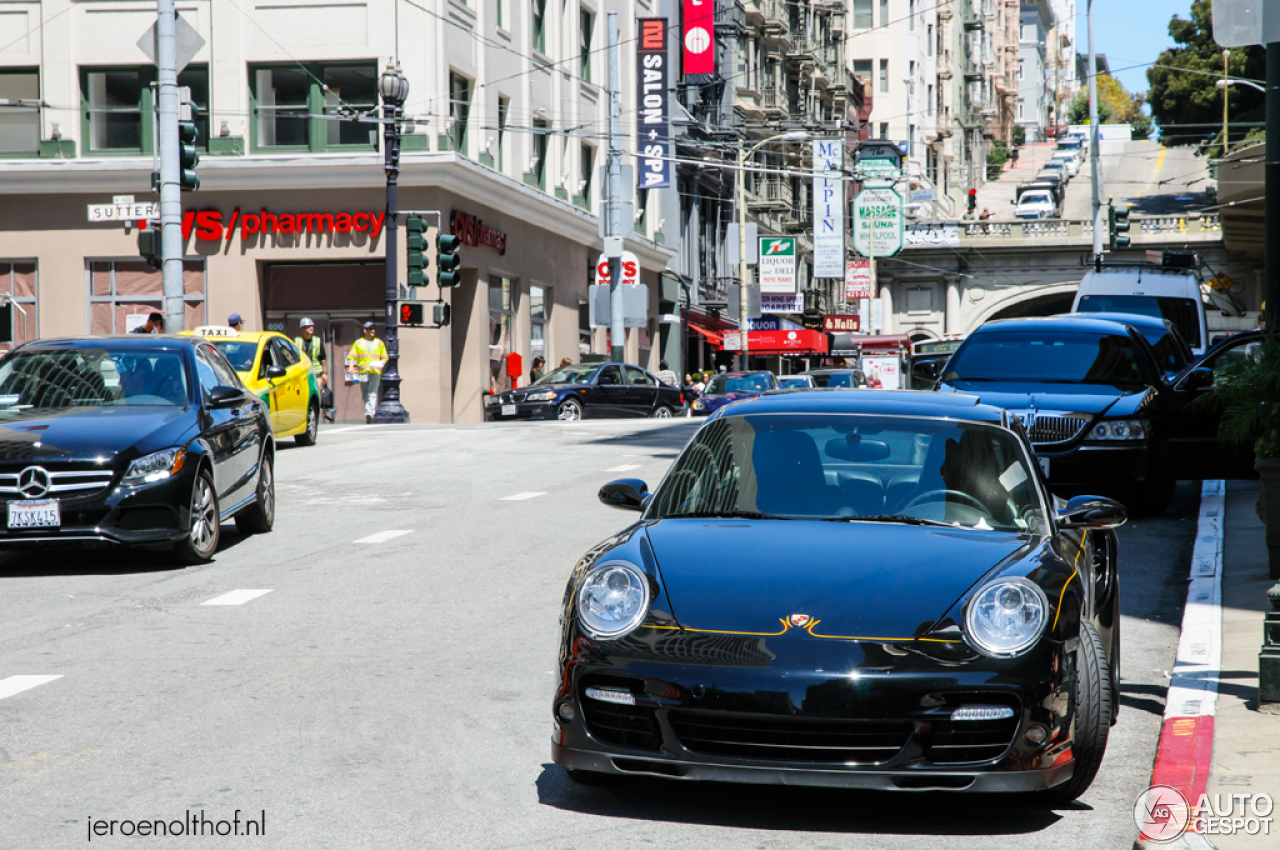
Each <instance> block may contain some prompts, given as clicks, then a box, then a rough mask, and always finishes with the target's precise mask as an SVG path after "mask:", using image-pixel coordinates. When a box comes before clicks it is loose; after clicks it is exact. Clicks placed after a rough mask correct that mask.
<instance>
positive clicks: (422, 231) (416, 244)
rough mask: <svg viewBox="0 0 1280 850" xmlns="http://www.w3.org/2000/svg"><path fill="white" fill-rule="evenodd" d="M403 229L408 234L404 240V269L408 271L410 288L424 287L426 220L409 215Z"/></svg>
mask: <svg viewBox="0 0 1280 850" xmlns="http://www.w3.org/2000/svg"><path fill="white" fill-rule="evenodd" d="M404 229H405V230H406V231H407V232H408V239H407V240H406V246H405V247H406V252H405V267H406V268H407V269H408V270H409V272H408V274H409V285H410V286H426V285H427V276H426V274H427V273H426V271H425V270H426V268H427V265H428V264H429V263H430V261H429V260H428V259H427V255H426V250H427V220H426V219H424V218H423V217H422V216H420V215H411V216H409V217H408V218H406V219H405V221H404Z"/></svg>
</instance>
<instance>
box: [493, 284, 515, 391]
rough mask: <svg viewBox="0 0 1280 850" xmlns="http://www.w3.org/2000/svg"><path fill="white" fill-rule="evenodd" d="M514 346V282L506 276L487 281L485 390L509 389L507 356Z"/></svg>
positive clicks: (509, 379) (509, 378) (513, 349)
mask: <svg viewBox="0 0 1280 850" xmlns="http://www.w3.org/2000/svg"><path fill="white" fill-rule="evenodd" d="M515 344H516V282H515V281H514V280H513V279H511V278H509V277H497V276H494V277H491V278H489V391H490V392H495V393H499V392H502V391H504V390H509V389H511V378H512V377H516V378H519V377H520V376H519V375H515V376H510V375H508V374H507V355H508V354H510V353H511V352H513V351H515Z"/></svg>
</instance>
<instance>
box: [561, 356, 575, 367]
mask: <svg viewBox="0 0 1280 850" xmlns="http://www.w3.org/2000/svg"><path fill="white" fill-rule="evenodd" d="M560 365H561V366H572V365H573V358H572V357H561V358H560Z"/></svg>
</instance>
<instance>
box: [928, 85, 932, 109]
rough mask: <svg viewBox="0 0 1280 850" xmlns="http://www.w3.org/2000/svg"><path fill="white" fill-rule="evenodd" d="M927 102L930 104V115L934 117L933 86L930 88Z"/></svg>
mask: <svg viewBox="0 0 1280 850" xmlns="http://www.w3.org/2000/svg"><path fill="white" fill-rule="evenodd" d="M927 102H928V109H929V114H930V115H932V114H933V86H932V85H930V86H929V90H928V98H927Z"/></svg>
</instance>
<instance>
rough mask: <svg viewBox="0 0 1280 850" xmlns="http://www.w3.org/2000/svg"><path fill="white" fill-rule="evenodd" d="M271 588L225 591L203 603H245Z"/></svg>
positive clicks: (265, 593) (262, 594)
mask: <svg viewBox="0 0 1280 850" xmlns="http://www.w3.org/2000/svg"><path fill="white" fill-rule="evenodd" d="M270 592H271V591H270V590H233V591H231V592H230V593H224V594H222V595H221V596H215V597H214V598H212V599H210V600H209V601H208V602H201V603H200V604H201V605H243V604H244V603H246V602H249V601H251V600H253V599H257V598H258V597H259V596H266V595H267V594H268V593H270Z"/></svg>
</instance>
